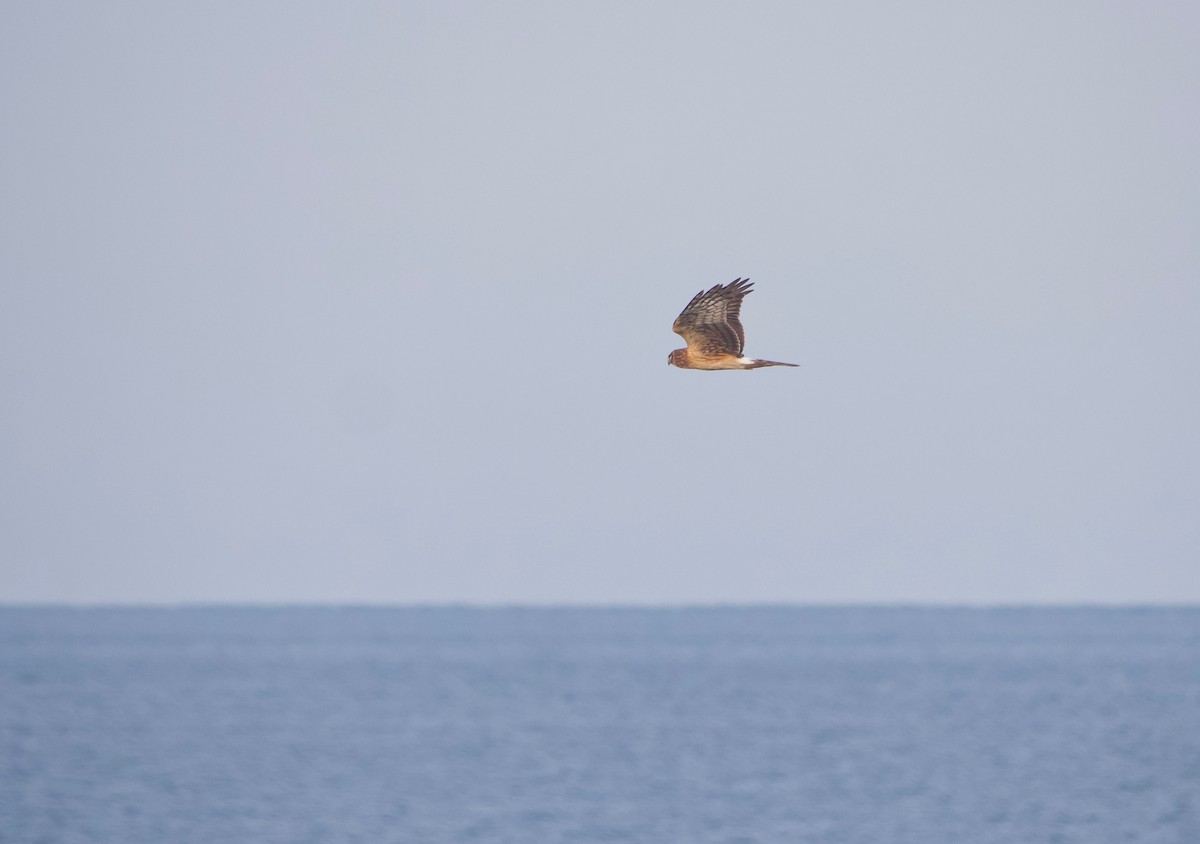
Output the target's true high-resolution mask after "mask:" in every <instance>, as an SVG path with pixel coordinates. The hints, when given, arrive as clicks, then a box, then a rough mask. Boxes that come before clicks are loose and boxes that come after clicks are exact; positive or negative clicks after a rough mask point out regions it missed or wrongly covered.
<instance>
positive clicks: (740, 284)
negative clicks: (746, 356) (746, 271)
mask: <svg viewBox="0 0 1200 844" xmlns="http://www.w3.org/2000/svg"><path fill="white" fill-rule="evenodd" d="M752 287H753V285H752V284H751V282H750V279H748V278H738V279H734V280H733V281H731V282H729V284H717V285H714V286H713V287H712V288H710V289H708V290H701V291H700V292H699V293H697V294H696V295H695V296H693V297H692V301H690V302H688V304H687V307H686V308H684V309H683V312H682V313H681V314H680V315H679V316H678V318H676V320H675V324H674V325H673V326H672V327H671V330H672V331H674V332H675V333H676V334H678V335H679V336H680V337H682V338H683V339H684V340H686V341H687V345H688V348H689V349H692V350H693V351H696V352H698V353H700V354H702V355H705V356H713V355H737V356H739V357H740V356H741V354H742V349H743V348H744V347H745V345H746V331H745V329H743V328H742V321H741V319H740V317H741V313H742V299H744V298H745V297H746V294H748V293H750V292H751V289H752Z"/></svg>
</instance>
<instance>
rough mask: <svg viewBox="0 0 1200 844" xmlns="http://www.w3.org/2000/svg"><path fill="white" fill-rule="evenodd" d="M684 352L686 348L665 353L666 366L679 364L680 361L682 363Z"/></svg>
mask: <svg viewBox="0 0 1200 844" xmlns="http://www.w3.org/2000/svg"><path fill="white" fill-rule="evenodd" d="M685 352H687V349H676V350H675V351H673V352H671V354H669V355H667V366H679V365H680V364H681V363H683V355H684V353H685Z"/></svg>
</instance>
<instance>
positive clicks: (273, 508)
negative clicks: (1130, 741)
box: [0, 2, 1200, 603]
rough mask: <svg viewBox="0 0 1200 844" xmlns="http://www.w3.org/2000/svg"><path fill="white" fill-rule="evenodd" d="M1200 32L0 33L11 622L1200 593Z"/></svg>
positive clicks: (6, 15)
mask: <svg viewBox="0 0 1200 844" xmlns="http://www.w3.org/2000/svg"><path fill="white" fill-rule="evenodd" d="M1198 32H1200V6H1196V5H1195V4H1193V3H1136V4H1135V3H1107V2H1063V3H1044V2H1039V3H1007V2H1006V3H971V4H952V3H906V4H896V3H862V4H846V3H820V4H817V3H803V4H799V3H749V4H745V3H743V4H705V3H686V4H683V3H669V4H668V3H629V4H619V3H595V4H577V3H572V4H557V3H532V4H531V3H473V4H454V3H445V2H436V3H412V2H407V3H353V4H328V3H307V4H303V3H207V2H206V3H168V4H147V3H136V4H131V3H110V4H95V3H56V4H50V3H42V2H36V3H35V2H14V3H6V4H5V5H4V8H3V10H0V112H2V113H3V115H4V118H3V123H2V125H0V195H2V196H3V200H2V201H0V214H2V215H3V219H2V226H0V284H2V286H0V379H2V382H3V385H4V400H3V405H2V407H0V601H68V602H109V601H118V602H142V601H167V602H175V601H270V602H276V601H279V602H291V601H305V602H360V601H369V602H388V603H411V602H445V601H466V602H488V603H491V602H503V603H511V602H519V603H546V602H572V603H685V602H686V603H690V602H748V601H788V602H792V601H794V602H856V601H869V602H891V601H905V602H913V601H918V602H971V603H999V602H1049V601H1054V602H1059V601H1065V602H1092V601H1100V602H1159V601H1188V602H1195V601H1200V435H1198V433H1197V432H1198V431H1200V237H1198V236H1197V234H1198V233H1200V156H1198V154H1197V150H1200V53H1198V51H1197V50H1196V34H1197V33H1198ZM737 276H749V277H751V278H752V279H753V280H754V281H755V283H756V286H757V290H756V291H755V292H754V294H753V295H751V296H750V297H749V298H748V299H747V300H746V305H745V308H744V312H743V316H744V319H745V322H746V326H747V353H748V354H751V355H754V356H759V357H766V358H771V359H776V360H787V361H797V362H799V363H801V364H802V367H801V368H800V369H794V370H785V369H770V370H763V371H755V372H732V373H699V372H685V371H680V370H677V369H674V368H669V367H667V366H666V363H665V361H666V356H667V353H668V352H669V351H670V350H671V349H673V348H676V347H677V346H678V345H679V344H678V339H679V338H677V337H676V336H675V335H673V334H672V333H671V332H670V326H671V322H672V320H673V319H674V317H675V315H676V314H677V313H678V312H679V310H680V308H681V307H682V306H683V305H684V304H685V303H686V302H687V301H688V299H689V298H690V297H691V296H692V295H693V294H694V293H696V291H698V290H700V289H701V288H707V287H710V286H712V285H713V284H716V283H719V282H726V281H729V280H731V279H733V278H735V277H737Z"/></svg>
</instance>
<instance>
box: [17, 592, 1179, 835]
mask: <svg viewBox="0 0 1200 844" xmlns="http://www.w3.org/2000/svg"><path fill="white" fill-rule="evenodd" d="M0 841H3V842H20V843H21V844H36V843H37V842H54V844H73V842H105V844H118V842H119V843H120V844H132V843H133V842H154V844H163V842H232V841H236V842H256V844H270V843H271V842H289V844H290V843H291V842H321V844H329V842H371V844H386V843H387V842H397V843H399V842H405V843H406V844H407V842H414V844H438V843H439V842H474V841H478V842H513V843H514V844H517V843H518V842H519V844H531V842H600V841H608V842H612V841H618V842H654V843H655V844H674V843H675V842H678V844H706V842H723V844H735V842H736V843H737V844H749V843H750V842H829V844H834V843H835V842H836V844H881V842H889V844H894V843H895V842H913V844H943V843H944V844H963V842H972V844H987V843H988V842H1004V843H1005V844H1013V842H1021V844H1029V842H1081V844H1082V843H1083V842H1086V844H1105V842H1163V843H1164V844H1166V842H1170V844H1195V842H1200V609H890V608H889V609H885V608H831V609H824V608H727V609H726V608H714V609H686V610H671V609H472V608H439V609H364V608H354V609H314V608H283V609H269V608H183V609H66V608H6V609H0Z"/></svg>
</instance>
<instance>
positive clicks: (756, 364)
mask: <svg viewBox="0 0 1200 844" xmlns="http://www.w3.org/2000/svg"><path fill="white" fill-rule="evenodd" d="M799 365H800V364H798V363H782V362H781V361H777V360H758V359H755V361H754V363H752V364H750V365H749V366H748V367H746V368H747V369H758V368H759V367H760V366H799Z"/></svg>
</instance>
